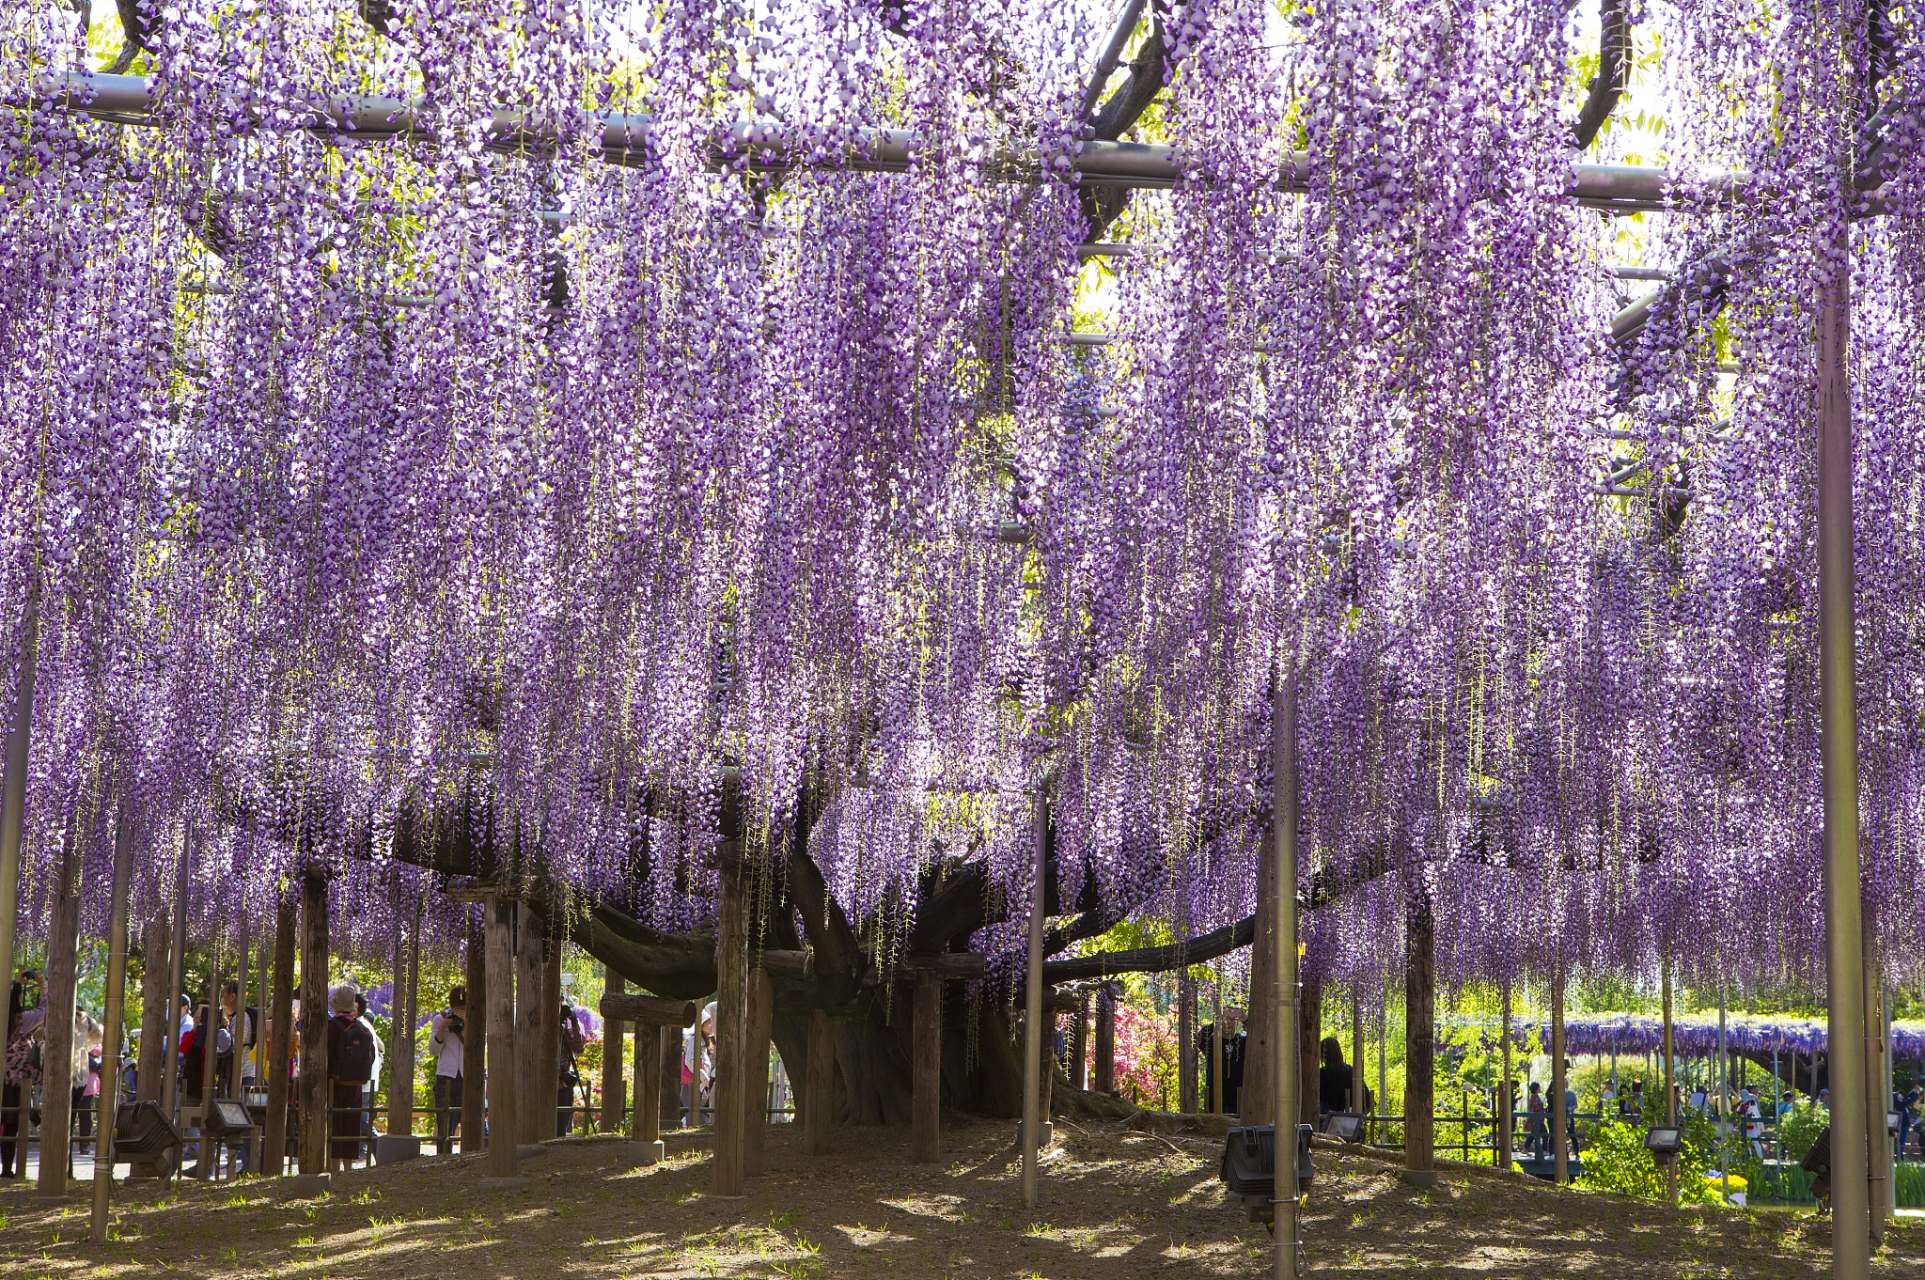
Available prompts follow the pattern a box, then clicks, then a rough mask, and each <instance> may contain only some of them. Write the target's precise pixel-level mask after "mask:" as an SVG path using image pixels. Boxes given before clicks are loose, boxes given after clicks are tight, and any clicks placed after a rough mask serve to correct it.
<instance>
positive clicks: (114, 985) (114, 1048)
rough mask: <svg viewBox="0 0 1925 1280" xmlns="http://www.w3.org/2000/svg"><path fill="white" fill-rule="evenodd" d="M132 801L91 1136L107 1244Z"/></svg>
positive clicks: (111, 933)
mask: <svg viewBox="0 0 1925 1280" xmlns="http://www.w3.org/2000/svg"><path fill="white" fill-rule="evenodd" d="M133 807H134V806H133V802H132V801H131V800H127V799H122V800H121V802H120V815H119V820H118V821H117V822H116V823H115V825H114V871H113V879H112V880H111V881H109V883H108V889H107V901H108V904H109V905H108V910H107V1007H106V1009H105V1010H104V1012H105V1014H106V1022H107V1025H106V1026H105V1027H104V1028H102V1030H101V1035H100V1104H99V1105H100V1115H101V1119H100V1122H99V1123H98V1124H97V1125H96V1126H95V1129H96V1133H95V1136H94V1206H93V1208H94V1212H93V1223H92V1231H91V1233H90V1234H91V1236H92V1238H93V1241H94V1243H95V1244H104V1243H105V1242H106V1240H107V1225H108V1223H107V1210H108V1207H109V1205H110V1203H111V1200H112V1196H113V1187H114V1131H115V1130H116V1129H118V1128H119V1127H120V1123H119V1121H120V1095H121V1071H120V1030H121V1023H122V1022H123V1021H124V1020H125V1019H126V1016H127V897H128V884H127V882H128V881H129V879H131V878H132V875H133V869H134V832H133V826H134V823H133Z"/></svg>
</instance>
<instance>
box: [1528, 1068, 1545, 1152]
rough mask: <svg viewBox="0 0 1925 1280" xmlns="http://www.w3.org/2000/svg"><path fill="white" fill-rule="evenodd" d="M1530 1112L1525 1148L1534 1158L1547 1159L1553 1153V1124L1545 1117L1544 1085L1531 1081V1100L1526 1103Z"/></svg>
mask: <svg viewBox="0 0 1925 1280" xmlns="http://www.w3.org/2000/svg"><path fill="white" fill-rule="evenodd" d="M1525 1106H1526V1108H1527V1109H1528V1110H1529V1112H1530V1120H1529V1127H1528V1128H1527V1129H1526V1130H1525V1131H1524V1132H1525V1143H1524V1149H1525V1150H1526V1151H1528V1152H1530V1153H1531V1154H1530V1158H1531V1159H1533V1160H1546V1159H1549V1158H1550V1154H1551V1126H1550V1122H1549V1121H1548V1120H1546V1119H1545V1112H1544V1086H1543V1085H1541V1084H1539V1083H1538V1082H1537V1081H1535V1080H1533V1081H1531V1096H1530V1100H1529V1101H1528V1102H1527V1103H1526V1104H1525Z"/></svg>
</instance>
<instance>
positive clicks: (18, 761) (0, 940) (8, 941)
mask: <svg viewBox="0 0 1925 1280" xmlns="http://www.w3.org/2000/svg"><path fill="white" fill-rule="evenodd" d="M39 653H40V583H39V579H37V578H35V579H32V580H30V581H29V583H28V586H27V601H26V604H25V605H24V606H23V607H22V609H21V610H20V680H19V683H18V684H17V685H16V686H15V688H14V695H13V724H12V726H11V727H10V728H9V729H8V731H7V766H6V768H7V773H6V779H5V782H4V783H3V784H0V965H4V966H5V976H6V977H7V978H8V979H9V980H10V979H11V978H12V977H13V943H14V919H15V917H16V915H17V914H18V912H19V906H20V844H21V839H22V833H23V832H24V831H25V830H26V819H27V765H28V748H29V747H30V746H31V745H32V742H33V690H34V683H35V676H36V673H37V672H38V669H39ZM25 1129H26V1126H25V1125H22V1126H21V1130H22V1132H23V1133H24V1132H25ZM23 1150H24V1148H23Z"/></svg>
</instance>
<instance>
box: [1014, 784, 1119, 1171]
mask: <svg viewBox="0 0 1925 1280" xmlns="http://www.w3.org/2000/svg"><path fill="white" fill-rule="evenodd" d="M1035 810H1036V812H1035V818H1034V823H1033V829H1032V831H1031V834H1030V843H1031V844H1032V845H1033V846H1034V847H1033V848H1032V850H1031V872H1030V877H1031V883H1030V891H1029V968H1028V971H1027V976H1026V978H1025V980H1024V988H1025V992H1024V999H1023V1132H1022V1147H1023V1181H1022V1187H1023V1207H1024V1208H1026V1209H1034V1208H1035V1207H1036V1200H1037V1192H1036V1163H1037V1149H1038V1148H1039V1147H1041V1146H1042V1142H1043V1130H1042V1120H1041V1118H1040V1117H1039V1116H1038V1115H1037V1114H1036V1111H1037V1105H1038V1103H1039V1102H1040V1098H1039V1097H1038V1093H1039V1090H1040V1086H1041V1082H1040V1081H1039V1080H1038V1079H1037V1068H1038V1067H1039V1066H1040V1065H1041V1064H1042V1053H1041V1050H1040V1048H1039V1047H1038V1045H1037V1041H1038V1039H1039V1038H1040V1037H1041V1036H1042V1033H1043V887H1044V877H1045V875H1046V873H1047V862H1046V850H1047V846H1048V844H1049V800H1048V797H1047V796H1046V795H1045V794H1044V792H1043V790H1042V788H1041V787H1038V788H1037V790H1036V805H1035ZM1097 1052H1098V1053H1101V1052H1102V1037H1101V1033H1100V1031H1099V1033H1098V1038H1097ZM1098 1070H1099V1072H1100V1070H1101V1064H1100V1063H1099V1064H1098ZM1097 1079H1098V1081H1099V1083H1098V1085H1097V1087H1098V1088H1099V1089H1100V1088H1101V1087H1102V1085H1101V1083H1100V1081H1101V1079H1102V1077H1101V1075H1100V1074H1099V1075H1098V1077H1097Z"/></svg>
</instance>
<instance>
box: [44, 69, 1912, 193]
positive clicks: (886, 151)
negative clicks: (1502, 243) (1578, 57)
mask: <svg viewBox="0 0 1925 1280" xmlns="http://www.w3.org/2000/svg"><path fill="white" fill-rule="evenodd" d="M33 96H35V97H38V98H40V99H42V100H46V101H50V102H52V103H53V104H54V105H58V106H65V107H67V108H69V109H70V110H75V111H83V112H86V113H88V114H90V115H94V116H99V117H103V118H109V119H114V120H117V121H120V122H121V123H126V124H137V125H139V124H152V123H154V120H153V108H154V102H153V87H152V83H151V82H150V81H149V80H148V79H147V78H146V77H144V76H114V75H105V74H92V73H78V72H69V73H67V74H65V75H62V76H59V77H50V78H48V79H46V80H43V81H42V82H41V83H40V85H39V86H38V87H37V88H36V90H35V91H34V93H33ZM294 112H295V114H296V115H297V116H299V117H300V118H299V119H298V120H297V122H296V124H295V125H294V127H297V128H303V129H307V130H309V131H311V132H315V133H319V134H322V135H324V136H327V137H347V138H359V139H381V138H391V137H400V136H402V135H408V136H412V137H421V138H429V137H432V136H433V128H432V124H433V120H432V113H431V111H430V109H429V107H428V106H427V104H426V103H425V102H424V101H422V100H419V99H417V100H413V101H403V100H402V99H399V98H386V97H375V96H367V95H335V96H333V97H330V98H326V99H317V100H315V101H313V102H311V103H309V104H307V107H306V109H305V112H304V113H303V112H302V111H301V108H300V107H299V106H298V104H297V106H296V107H295V108H294ZM653 128H654V117H653V116H649V115H642V114H631V113H624V112H614V113H611V114H609V115H606V116H603V117H602V156H603V159H604V160H606V161H608V162H609V163H611V164H624V165H643V164H646V163H648V162H649V157H650V156H651V155H652V148H651V133H652V130H653ZM483 132H484V136H485V138H486V139H487V141H486V143H485V144H484V145H486V146H487V147H488V149H490V150H494V151H501V152H509V153H525V152H534V151H539V150H542V149H544V148H546V147H548V146H551V145H552V144H553V143H554V141H555V138H556V132H555V129H554V127H553V126H552V125H550V124H548V123H546V122H545V121H543V120H538V119H536V118H534V117H532V116H530V115H528V114H526V113H524V112H519V111H497V112H496V113H495V114H494V115H493V117H492V118H491V119H490V120H489V122H488V125H487V126H486V128H485V130H484V131H483ZM838 136H839V137H841V138H842V139H844V140H843V141H838V142H836V143H834V144H830V143H828V142H826V141H825V140H824V137H823V134H822V131H820V130H818V129H812V128H808V127H804V126H797V125H790V124H784V123H781V122H778V121H772V120H744V121H737V122H736V123H734V124H729V125H721V126H717V127H716V128H715V129H713V130H712V131H711V132H710V135H709V152H710V159H711V163H713V164H715V165H716V166H717V167H719V168H734V169H753V170H760V171H773V170H787V169H804V168H823V169H847V170H850V171H853V172H876V173H899V172H902V171H904V170H906V169H908V168H909V167H910V166H911V165H912V164H913V163H914V162H915V160H916V157H917V153H918V152H919V151H921V150H922V148H923V141H922V138H921V137H920V136H919V135H917V134H915V133H912V132H910V131H908V130H906V129H858V130H852V131H848V132H846V133H842V134H839V135H838ZM985 168H986V169H987V170H988V171H989V172H991V173H995V174H998V175H999V176H1001V177H1002V178H1004V179H1005V180H1009V181H1019V182H1023V181H1028V182H1035V181H1041V180H1042V170H1041V167H1040V166H1039V165H1038V163H1037V162H1036V159H1035V157H1034V156H1033V155H1032V154H1030V153H1028V152H1026V151H1024V152H1018V151H1013V150H1003V151H999V152H997V153H996V154H994V155H992V156H991V157H990V158H989V161H988V163H987V165H986V166H985ZM1071 168H1072V171H1073V172H1076V173H1080V174H1082V175H1083V176H1084V177H1086V178H1089V179H1091V180H1092V181H1096V182H1100V183H1102V184H1103V185H1104V186H1111V187H1134V188H1163V187H1175V186H1180V185H1182V184H1183V182H1184V181H1185V179H1184V173H1183V170H1182V168H1181V167H1180V166H1179V164H1178V163H1177V157H1176V152H1175V148H1173V147H1170V146H1167V145H1164V144H1161V143H1143V142H1110V141H1106V140H1101V139H1098V140H1092V141H1089V142H1084V143H1081V144H1079V146H1078V148H1077V154H1076V156H1075V157H1074V159H1073V160H1072V161H1071ZM1314 181H1315V173H1314V170H1313V169H1312V166H1311V163H1310V156H1309V153H1308V152H1302V151H1293V152H1286V153H1285V154H1284V155H1283V157H1282V158H1281V160H1280V161H1279V164H1278V169H1277V173H1276V178H1275V186H1276V188H1277V189H1278V190H1280V191H1297V192H1302V191H1308V190H1310V189H1311V187H1312V184H1313V182H1314ZM1750 183H1751V175H1750V174H1747V173H1726V174H1719V175H1715V176H1713V177H1710V178H1707V179H1704V180H1701V181H1697V182H1685V181H1681V180H1679V179H1678V178H1677V176H1676V175H1674V174H1672V173H1671V172H1669V171H1668V170H1665V169H1662V168H1657V167H1653V166H1648V165H1611V164H1578V165H1572V166H1571V180H1570V183H1569V184H1568V185H1567V186H1566V188H1565V194H1566V195H1568V196H1569V197H1571V198H1572V199H1573V200H1575V201H1576V202H1577V203H1578V204H1580V205H1583V206H1584V207H1586V208H1593V209H1604V210H1614V211H1619V212H1626V213H1632V212H1641V211H1642V212H1649V211H1657V210H1660V209H1663V208H1664V207H1665V198H1666V196H1667V195H1668V194H1675V193H1676V192H1677V191H1679V190H1681V189H1688V190H1691V191H1695V192H1697V193H1699V194H1702V195H1706V196H1710V197H1713V198H1715V197H1718V196H1722V195H1730V194H1734V193H1738V192H1741V191H1742V190H1743V189H1745V188H1746V187H1748V186H1749V185H1750ZM1881 208H1882V206H1881Z"/></svg>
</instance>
